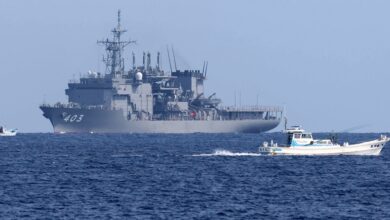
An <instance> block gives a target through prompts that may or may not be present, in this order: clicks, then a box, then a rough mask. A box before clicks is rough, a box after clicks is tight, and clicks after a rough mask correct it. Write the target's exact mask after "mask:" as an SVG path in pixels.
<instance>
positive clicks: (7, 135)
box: [0, 131, 18, 137]
mask: <svg viewBox="0 0 390 220" xmlns="http://www.w3.org/2000/svg"><path fill="white" fill-rule="evenodd" d="M17 133H18V132H17V131H4V133H0V137H10V136H15V135H16V134H17Z"/></svg>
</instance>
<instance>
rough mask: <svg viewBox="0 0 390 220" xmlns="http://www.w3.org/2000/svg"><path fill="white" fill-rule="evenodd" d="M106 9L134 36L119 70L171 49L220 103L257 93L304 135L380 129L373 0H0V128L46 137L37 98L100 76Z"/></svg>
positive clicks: (60, 96) (388, 125) (385, 17)
mask: <svg viewBox="0 0 390 220" xmlns="http://www.w3.org/2000/svg"><path fill="white" fill-rule="evenodd" d="M118 9H121V11H122V26H123V27H125V28H127V29H128V32H127V34H126V35H125V38H131V39H133V40H137V45H133V46H131V47H129V48H128V50H127V52H126V55H127V56H128V57H127V59H126V65H127V66H130V62H131V59H130V56H129V55H130V54H131V51H134V52H135V53H136V54H138V57H137V59H138V60H137V61H138V63H140V62H139V61H141V57H142V51H143V50H145V51H150V52H152V53H153V54H155V53H156V52H157V51H161V52H162V55H163V56H164V57H163V60H165V61H166V60H167V59H166V55H165V47H166V45H168V44H169V45H171V44H172V45H173V46H174V48H175V52H176V55H177V61H178V66H179V69H185V68H198V69H201V68H202V63H203V61H204V60H208V62H209V68H208V80H207V81H206V93H207V94H211V93H213V92H216V93H217V96H218V97H220V98H222V100H223V104H224V105H233V104H234V102H235V101H234V94H235V93H236V94H237V104H239V103H240V102H239V98H238V97H239V96H240V95H239V94H241V105H251V104H252V105H255V104H256V102H257V96H259V103H260V104H264V105H282V106H283V105H285V106H286V108H287V115H288V118H289V124H300V125H303V126H304V127H305V128H307V129H310V130H313V131H331V130H335V131H342V130H345V129H348V128H352V127H362V128H361V129H359V130H356V131H355V132H365V131H370V132H371V131H372V132H380V131H390V116H389V114H390V111H389V110H390V108H389V107H390V102H389V92H388V91H389V89H388V84H389V82H390V76H389V74H390V13H389V11H390V1H373V0H367V1H358V0H350V1H340V0H334V1H329V0H327V1H315V0H307V1H304V0H300V1H275V0H268V1H249V0H243V1H228V0H212V1H210V0H194V1H180V0H176V1H170V0H164V1H161V0H155V1H152V0H142V1H141V0H140V1H125V0H124V1H97V0H93V1H92V0H91V1H69V0H68V1H52V0H50V1H49V0H46V1H45V0H40V1H38V0H36V1H33V0H30V1H27V0H26V1H18V0H13V1H6V0H0V28H1V32H0V33H1V34H0V39H1V40H0V48H1V50H0V64H1V67H0V68H1V71H0V92H1V96H0V97H1V98H0V108H1V110H0V124H3V125H7V126H8V127H16V128H19V130H21V131H22V132H51V131H52V127H51V125H50V122H49V120H47V119H45V118H44V117H43V116H42V112H41V111H40V109H39V108H38V107H39V105H40V104H41V103H42V102H43V101H46V102H49V103H55V102H57V101H61V102H64V101H66V100H67V97H66V96H65V92H64V90H65V88H66V87H67V83H68V81H69V80H70V79H72V78H74V77H76V78H77V77H78V76H79V74H83V73H86V72H87V71H88V70H90V69H91V70H98V71H99V70H100V71H104V65H103V63H99V62H100V60H101V58H102V55H103V52H104V50H103V48H102V47H101V46H99V45H97V44H96V41H97V40H101V39H105V38H106V37H111V35H110V34H111V33H110V30H111V29H112V27H114V26H115V25H116V12H117V10H118ZM153 60H154V59H153ZM98 61H99V62H98ZM163 67H164V68H165V69H166V70H168V65H167V63H166V62H165V63H164V64H163ZM280 129H281V127H279V128H278V129H277V130H280Z"/></svg>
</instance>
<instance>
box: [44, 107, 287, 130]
mask: <svg viewBox="0 0 390 220" xmlns="http://www.w3.org/2000/svg"><path fill="white" fill-rule="evenodd" d="M40 108H41V110H42V111H43V113H44V114H43V115H44V116H45V117H46V118H48V119H49V120H50V122H51V124H52V126H53V129H54V132H56V133H68V132H77V133H86V132H89V133H197V132H200V133H260V132H265V131H269V130H271V129H273V128H275V127H276V126H278V125H279V123H280V120H279V119H267V120H265V119H253V120H128V119H126V118H125V117H124V115H123V112H122V111H121V110H104V109H82V108H66V107H46V106H41V107H40Z"/></svg>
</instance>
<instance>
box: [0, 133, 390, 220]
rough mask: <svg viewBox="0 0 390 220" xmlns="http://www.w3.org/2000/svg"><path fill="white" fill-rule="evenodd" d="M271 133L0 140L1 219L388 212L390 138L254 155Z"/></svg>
mask: <svg viewBox="0 0 390 220" xmlns="http://www.w3.org/2000/svg"><path fill="white" fill-rule="evenodd" d="M318 136H319V137H326V136H327V134H317V137H318ZM378 136H379V134H372V133H370V134H350V133H345V134H340V135H339V141H341V142H343V141H345V140H348V141H349V143H356V142H359V141H364V140H369V139H375V138H377V137H378ZM271 139H273V140H274V141H276V142H279V143H281V142H284V141H285V137H284V135H283V134H281V133H266V134H189V135H161V134H150V135H146V134H144V135H141V134H83V135H80V134H79V135H75V134H63V135H59V134H20V135H18V136H16V137H11V138H10V137H7V138H5V137H2V138H0V157H1V158H0V218H1V219H7V218H10V219H23V218H25V219H75V218H76V219H269V218H279V219H294V218H298V219H299V218H314V219H315V218H318V219H323V218H338V219H339V218H359V219H367V218H368V219H389V218H390V169H389V166H390V145H389V146H385V148H384V149H383V151H382V155H380V156H324V157H306V156H296V157H294V156H260V155H259V154H257V148H258V146H259V145H260V143H262V142H264V141H269V140H271Z"/></svg>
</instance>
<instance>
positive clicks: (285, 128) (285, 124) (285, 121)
mask: <svg viewBox="0 0 390 220" xmlns="http://www.w3.org/2000/svg"><path fill="white" fill-rule="evenodd" d="M284 130H287V116H284Z"/></svg>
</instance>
